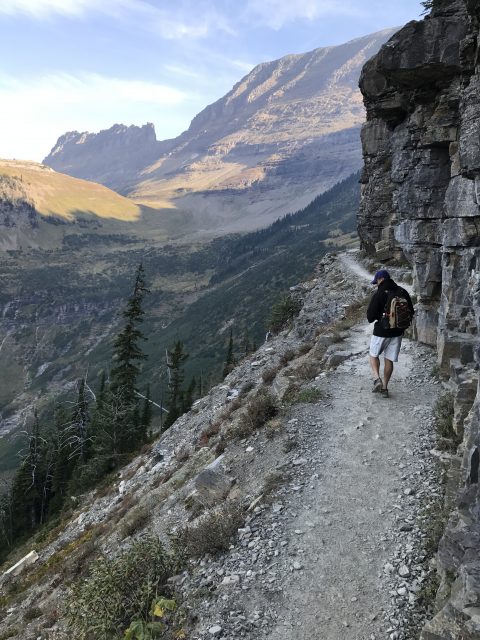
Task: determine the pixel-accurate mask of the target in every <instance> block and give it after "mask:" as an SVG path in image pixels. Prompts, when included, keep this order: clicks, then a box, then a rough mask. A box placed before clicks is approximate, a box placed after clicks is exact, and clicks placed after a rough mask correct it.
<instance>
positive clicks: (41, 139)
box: [0, 0, 422, 160]
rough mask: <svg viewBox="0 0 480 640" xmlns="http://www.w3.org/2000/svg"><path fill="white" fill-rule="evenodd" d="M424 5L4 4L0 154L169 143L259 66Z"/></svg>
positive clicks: (359, 1)
mask: <svg viewBox="0 0 480 640" xmlns="http://www.w3.org/2000/svg"><path fill="white" fill-rule="evenodd" d="M421 10H422V7H421V2H420V0H401V1H399V0H342V1H340V2H339V1H337V0H243V2H241V1H240V2H239V1H238V0H0V56H1V60H2V61H3V65H2V66H1V67H0V114H1V117H0V157H3V158H12V157H15V158H22V159H32V160H41V159H42V157H43V156H45V155H46V154H47V153H48V152H49V150H50V148H51V147H52V146H53V145H54V143H55V142H56V140H57V138H58V137H59V136H60V135H61V134H62V133H64V132H65V131H68V130H79V131H86V130H88V131H98V130H100V129H105V128H108V127H110V126H111V125H112V124H115V123H123V124H138V125H141V124H144V123H145V122H153V123H154V124H155V127H156V131H157V137H158V139H165V138H169V137H174V136H176V135H178V134H179V133H181V132H182V131H183V130H185V129H186V128H187V127H188V125H189V123H190V120H191V119H192V118H193V116H194V115H196V113H198V112H199V111H200V110H201V109H203V108H204V107H205V106H206V105H207V104H210V103H211V102H214V101H215V100H217V99H218V98H220V97H221V96H222V95H224V94H225V93H226V92H227V91H228V90H229V89H230V88H231V87H232V86H233V84H234V83H235V82H237V81H238V80H240V78H241V77H242V76H244V75H245V74H246V73H247V72H248V71H250V69H251V68H252V67H253V66H255V65H256V64H258V63H260V62H265V61H267V60H274V59H276V58H280V57H281V56H283V55H286V54H288V53H303V52H305V51H309V50H311V49H315V48H316V47H322V46H328V45H335V44H340V43H342V42H346V41H347V40H351V39H352V38H356V37H359V36H363V35H367V34H369V33H373V32H375V31H379V30H380V29H384V28H386V27H392V26H397V25H402V24H404V23H406V22H408V21H409V20H413V19H417V18H418V17H419V15H420V14H421Z"/></svg>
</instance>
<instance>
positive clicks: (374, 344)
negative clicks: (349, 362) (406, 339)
mask: <svg viewBox="0 0 480 640" xmlns="http://www.w3.org/2000/svg"><path fill="white" fill-rule="evenodd" d="M401 344H402V336H397V337H396V338H380V336H372V339H371V341H370V355H371V356H373V357H374V358H378V356H379V355H380V354H381V353H383V356H384V358H387V360H391V361H392V362H398V354H399V352H400V346H401Z"/></svg>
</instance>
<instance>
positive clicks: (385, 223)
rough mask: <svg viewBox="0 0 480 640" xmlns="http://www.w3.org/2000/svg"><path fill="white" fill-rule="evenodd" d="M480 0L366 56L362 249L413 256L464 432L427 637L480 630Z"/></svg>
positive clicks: (423, 332)
mask: <svg viewBox="0 0 480 640" xmlns="http://www.w3.org/2000/svg"><path fill="white" fill-rule="evenodd" d="M479 33H480V9H479V7H478V3H477V2H474V1H471V0H453V1H451V2H445V1H443V0H434V2H433V9H432V11H431V14H430V15H429V16H427V17H426V18H425V19H424V20H423V21H421V22H412V23H409V24H408V25H406V26H405V27H404V28H403V29H402V30H401V31H399V32H398V33H397V34H396V35H395V36H394V37H393V38H391V39H390V40H389V42H388V43H387V44H386V45H385V46H384V47H383V48H382V49H381V50H380V52H379V53H378V55H377V56H375V57H374V58H373V59H372V60H370V61H369V62H368V63H367V64H366V65H365V67H364V69H363V71H362V75H361V80H360V87H361V90H362V92H363V94H364V99H365V105H366V109H367V123H366V124H365V126H364V127H363V130H362V144H363V152H364V162H365V164H364V170H363V178H362V182H363V188H362V205H361V210H360V214H359V234H360V237H361V240H362V243H363V247H364V249H365V250H366V251H367V252H368V253H369V254H371V255H375V256H377V257H382V258H384V259H386V258H399V257H400V258H401V257H403V256H406V258H407V259H408V261H409V262H410V263H411V264H412V265H413V273H414V288H415V292H416V294H417V296H418V306H417V309H418V311H417V319H416V333H417V337H418V339H419V340H420V341H421V342H424V343H426V344H430V345H434V346H436V347H437V352H438V362H439V365H440V367H441V368H442V370H443V372H444V374H445V375H446V376H449V384H450V388H451V390H452V392H453V393H454V396H455V400H454V421H453V428H454V430H455V432H456V434H457V436H458V437H459V439H461V440H462V444H461V445H460V447H459V450H458V456H459V459H458V464H453V465H452V470H451V483H452V484H453V486H455V487H456V488H457V496H456V499H455V501H454V502H455V506H456V508H455V509H454V511H453V513H452V515H451V518H450V521H449V525H448V527H447V530H446V532H445V536H444V538H443V541H442V543H441V545H440V549H439V554H438V565H439V570H440V574H441V577H442V585H441V588H440V590H439V594H438V598H437V614H436V616H435V618H434V619H433V620H432V621H431V622H430V623H429V624H427V626H426V627H425V629H424V631H423V633H422V636H421V637H422V639H423V640H447V639H448V640H452V639H453V638H463V639H470V638H478V637H480V616H479V609H478V602H479V598H480V581H479V577H478V576H479V573H480V562H479V560H478V558H479V550H480V543H479V540H480V517H479V505H480V493H479V484H478V468H479V450H480V419H479V418H480V394H479V393H478V382H479V379H478V368H479V365H480V351H479V347H478V332H479V327H480V316H479V312H478V310H479V302H480V244H479V232H478V230H479V224H480V208H479V205H480V200H479V196H478V184H479V181H480V154H479V150H480V147H479V145H478V137H479V127H480V124H479V123H480V101H479V99H478V87H479V83H480V71H479V66H478V60H479V51H480V49H479Z"/></svg>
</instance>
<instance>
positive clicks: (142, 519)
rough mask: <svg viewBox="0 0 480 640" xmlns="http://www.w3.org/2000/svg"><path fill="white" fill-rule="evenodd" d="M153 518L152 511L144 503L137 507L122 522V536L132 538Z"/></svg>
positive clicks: (120, 532) (122, 537)
mask: <svg viewBox="0 0 480 640" xmlns="http://www.w3.org/2000/svg"><path fill="white" fill-rule="evenodd" d="M150 520H151V513H150V511H149V510H148V509H147V508H146V507H145V506H143V505H140V506H138V507H135V508H134V509H132V511H131V512H130V513H129V514H128V515H127V516H126V517H125V518H124V519H123V521H122V522H121V523H120V527H119V534H120V538H121V539H122V540H124V539H125V538H130V537H131V536H133V535H134V534H135V533H137V532H138V531H143V529H145V527H146V526H147V524H148V523H149V522H150Z"/></svg>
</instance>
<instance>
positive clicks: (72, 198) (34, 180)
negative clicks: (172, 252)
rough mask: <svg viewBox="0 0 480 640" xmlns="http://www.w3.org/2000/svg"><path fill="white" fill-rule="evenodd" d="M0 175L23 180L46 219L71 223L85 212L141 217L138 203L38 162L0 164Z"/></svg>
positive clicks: (24, 185)
mask: <svg viewBox="0 0 480 640" xmlns="http://www.w3.org/2000/svg"><path fill="white" fill-rule="evenodd" d="M0 175H7V176H10V177H12V178H17V179H18V180H20V182H21V183H22V186H23V188H24V190H25V192H26V195H27V197H28V199H29V200H30V201H31V202H32V204H33V205H34V206H35V209H36V210H37V211H38V213H40V214H41V215H44V216H58V217H60V218H64V219H66V220H72V219H73V218H74V216H75V215H76V214H77V213H78V212H83V213H90V214H93V215H95V216H98V217H99V218H113V219H117V220H128V221H134V220H138V218H139V216H140V213H141V210H140V207H138V206H137V205H136V204H135V203H133V202H131V201H130V200H128V198H124V197H123V196H120V195H119V194H118V193H115V192H114V191H112V190H111V189H107V187H104V186H103V185H100V184H97V183H95V182H88V181H87V180H79V179H77V178H72V177H70V176H67V175H65V174H63V173H57V172H56V171H53V170H52V169H50V168H49V167H46V166H45V165H41V164H37V163H35V162H21V161H16V160H0Z"/></svg>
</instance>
